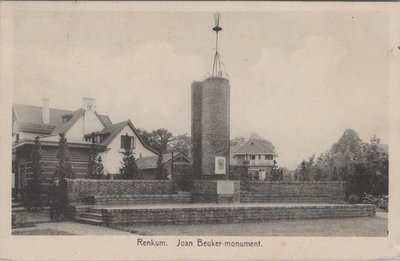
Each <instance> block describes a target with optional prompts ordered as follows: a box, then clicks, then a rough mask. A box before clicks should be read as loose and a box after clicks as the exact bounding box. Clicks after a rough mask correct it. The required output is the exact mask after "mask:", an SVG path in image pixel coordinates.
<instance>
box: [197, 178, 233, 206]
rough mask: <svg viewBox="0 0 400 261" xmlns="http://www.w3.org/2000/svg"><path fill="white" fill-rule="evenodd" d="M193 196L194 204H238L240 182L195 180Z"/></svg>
mask: <svg viewBox="0 0 400 261" xmlns="http://www.w3.org/2000/svg"><path fill="white" fill-rule="evenodd" d="M191 194H192V202H193V203H238V202H240V181H235V180H193V181H192V184H191Z"/></svg>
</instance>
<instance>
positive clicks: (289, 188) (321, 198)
mask: <svg viewBox="0 0 400 261" xmlns="http://www.w3.org/2000/svg"><path fill="white" fill-rule="evenodd" d="M243 185H245V186H244V190H245V192H243V193H242V197H241V201H242V202H246V203H250V202H327V203H335V202H343V201H344V200H345V191H346V183H345V182H341V181H309V182H308V181H247V182H246V183H245V184H243Z"/></svg>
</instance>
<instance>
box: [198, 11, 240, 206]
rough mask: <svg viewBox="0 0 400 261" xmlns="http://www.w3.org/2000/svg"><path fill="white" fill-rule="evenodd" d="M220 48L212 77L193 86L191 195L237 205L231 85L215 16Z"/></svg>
mask: <svg viewBox="0 0 400 261" xmlns="http://www.w3.org/2000/svg"><path fill="white" fill-rule="evenodd" d="M215 24H216V25H215V27H214V28H213V30H214V31H215V32H216V34H217V41H216V42H217V46H216V53H215V57H214V65H213V75H212V76H211V77H209V78H207V79H205V80H204V81H202V82H200V81H196V82H193V83H192V145H193V176H194V178H195V180H193V184H192V191H191V192H192V195H193V199H194V201H197V202H236V201H238V200H239V195H240V194H239V187H240V184H239V182H237V181H230V180H229V149H230V85H229V80H228V79H226V78H224V77H222V67H221V64H222V63H221V61H220V55H219V53H218V32H219V31H221V30H222V28H221V27H219V14H217V15H216V16H215Z"/></svg>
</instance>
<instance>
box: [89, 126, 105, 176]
mask: <svg viewBox="0 0 400 261" xmlns="http://www.w3.org/2000/svg"><path fill="white" fill-rule="evenodd" d="M91 140H92V145H91V147H90V154H89V160H88V171H89V178H90V179H102V178H103V177H104V167H103V163H102V160H101V157H100V156H99V155H98V153H97V149H96V141H95V135H94V133H92V135H91Z"/></svg>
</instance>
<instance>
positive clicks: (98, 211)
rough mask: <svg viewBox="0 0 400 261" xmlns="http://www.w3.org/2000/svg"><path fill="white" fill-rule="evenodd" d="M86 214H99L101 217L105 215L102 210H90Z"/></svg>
mask: <svg viewBox="0 0 400 261" xmlns="http://www.w3.org/2000/svg"><path fill="white" fill-rule="evenodd" d="M86 212H87V213H92V214H99V215H101V214H102V213H103V212H102V210H101V209H100V208H89V209H88V210H87V211H86Z"/></svg>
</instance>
